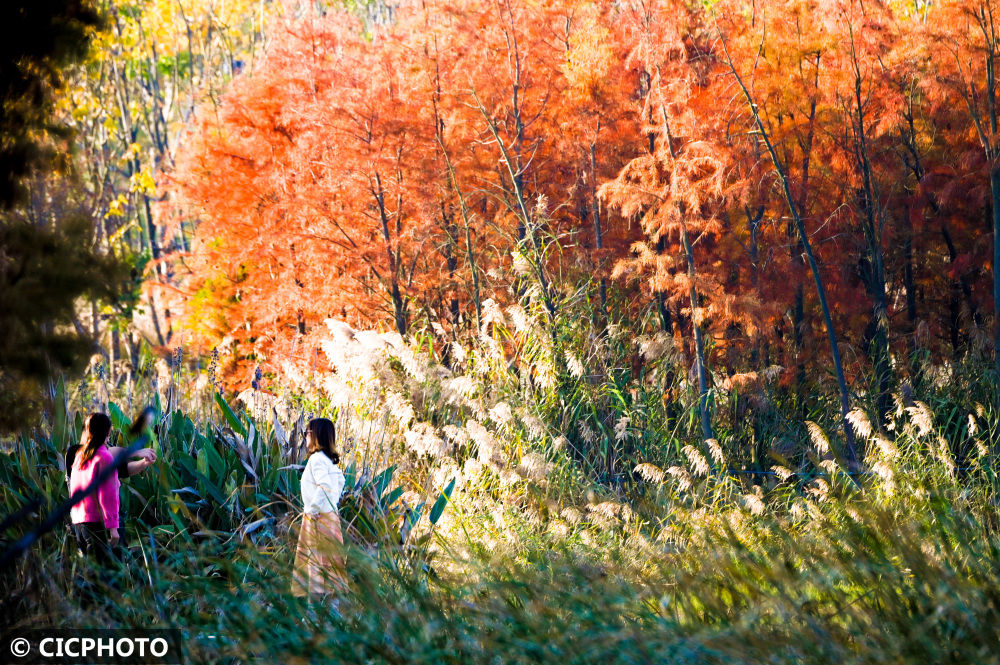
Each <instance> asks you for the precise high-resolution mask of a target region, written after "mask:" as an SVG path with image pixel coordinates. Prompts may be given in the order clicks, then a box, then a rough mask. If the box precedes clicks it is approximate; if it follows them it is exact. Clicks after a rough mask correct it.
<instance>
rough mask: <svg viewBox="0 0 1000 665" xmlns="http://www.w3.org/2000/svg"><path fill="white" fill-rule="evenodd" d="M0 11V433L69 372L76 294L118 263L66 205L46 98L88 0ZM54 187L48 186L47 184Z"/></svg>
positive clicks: (105, 289)
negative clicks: (0, 313) (94, 241)
mask: <svg viewBox="0 0 1000 665" xmlns="http://www.w3.org/2000/svg"><path fill="white" fill-rule="evenodd" d="M2 12H3V13H2V16H0V24H2V25H3V26H4V27H3V36H2V38H0V43H2V46H0V95H2V104H0V106H2V112H0V171H2V173H3V175H2V180H0V310H2V311H3V316H2V317H0V414H2V415H0V431H2V432H5V433H7V432H11V431H14V430H15V429H16V428H18V427H21V426H23V425H25V424H27V423H30V422H32V421H33V420H35V418H36V417H37V411H38V409H39V408H40V406H41V400H40V399H39V398H40V396H41V393H42V392H43V390H44V387H45V384H46V383H47V382H48V380H49V379H50V378H51V377H52V376H53V375H54V374H56V373H58V372H60V371H67V370H70V371H73V370H78V369H79V368H80V367H81V366H82V365H83V364H84V363H85V362H86V359H87V357H88V356H89V352H90V350H91V344H92V343H93V341H92V340H91V339H90V335H89V334H88V332H89V331H86V330H83V329H81V328H79V327H78V328H76V329H68V327H69V326H70V324H71V323H72V322H74V321H75V320H76V317H75V310H74V305H75V302H76V300H77V299H78V298H81V297H85V296H89V297H91V298H95V299H96V298H103V297H107V296H108V295H110V292H112V291H113V290H114V287H115V286H117V283H118V282H119V281H120V276H121V271H120V266H119V265H118V264H117V262H116V261H114V260H113V259H112V258H110V257H107V256H105V255H102V254H101V253H99V252H96V251H94V248H93V247H92V243H91V237H92V236H91V234H92V231H93V228H92V224H91V222H90V220H89V219H88V218H87V217H86V215H85V214H84V213H82V212H81V211H79V210H77V209H75V208H74V206H73V205H72V204H69V205H65V204H66V202H67V200H69V199H71V198H72V194H73V192H74V190H75V188H76V187H77V186H78V182H77V181H76V180H75V179H74V178H73V177H72V169H71V167H70V165H69V164H67V162H68V160H67V159H65V155H64V154H63V153H64V152H65V151H67V150H69V141H68V138H69V136H70V135H71V132H70V128H69V127H67V126H66V124H65V123H63V122H60V118H59V117H58V115H57V114H56V112H55V105H56V102H55V99H56V96H57V95H58V94H59V93H60V92H61V89H62V87H63V85H64V80H65V70H66V69H67V68H68V67H69V66H70V65H71V64H72V63H73V62H74V61H76V60H78V59H80V58H81V57H83V55H84V53H85V52H86V49H87V46H88V43H89V40H90V38H91V36H92V34H93V31H94V30H95V29H96V28H97V27H98V26H99V24H100V16H99V14H98V13H97V11H96V10H95V8H94V7H93V6H92V5H91V4H90V3H88V2H76V1H66V0H55V1H47V2H38V3H32V4H30V5H29V6H26V7H21V6H19V5H14V4H10V3H8V4H5V5H4V8H3V10H2ZM53 180H54V181H57V182H58V183H59V184H58V186H51V187H50V186H48V184H47V183H48V181H53Z"/></svg>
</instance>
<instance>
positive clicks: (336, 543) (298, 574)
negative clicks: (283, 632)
mask: <svg viewBox="0 0 1000 665" xmlns="http://www.w3.org/2000/svg"><path fill="white" fill-rule="evenodd" d="M306 437H307V441H308V445H307V448H306V449H307V450H308V452H309V460H308V461H307V462H306V468H305V470H304V471H303V472H302V509H303V515H302V529H301V531H300V532H299V543H298V547H297V548H296V551H295V572H294V575H293V582H292V591H293V592H294V593H295V594H296V595H300V596H304V595H306V594H336V593H338V592H342V591H344V590H345V589H346V588H347V576H346V574H345V571H344V559H343V556H342V555H341V546H342V545H343V543H344V537H343V534H342V532H341V529H340V517H339V515H338V513H337V504H338V503H339V502H340V495H341V494H342V493H343V491H344V472H343V471H341V470H340V467H339V466H337V465H338V463H339V462H340V454H339V453H338V452H337V450H336V448H335V447H334V446H335V439H336V430H335V429H334V426H333V423H332V422H330V421H329V420H327V419H326V418H315V419H313V420H310V421H309V425H308V427H306Z"/></svg>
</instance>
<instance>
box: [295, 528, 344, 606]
mask: <svg viewBox="0 0 1000 665" xmlns="http://www.w3.org/2000/svg"><path fill="white" fill-rule="evenodd" d="M343 544H344V536H343V535H342V533H341V531H340V517H338V516H337V513H334V512H330V513H317V514H310V513H305V514H303V515H302V528H301V529H300V530H299V543H298V546H297V547H296V549H295V567H294V570H293V572H292V593H294V594H295V595H297V596H305V595H307V594H335V595H339V594H342V593H343V592H344V591H346V590H347V574H346V571H345V570H344V556H343Z"/></svg>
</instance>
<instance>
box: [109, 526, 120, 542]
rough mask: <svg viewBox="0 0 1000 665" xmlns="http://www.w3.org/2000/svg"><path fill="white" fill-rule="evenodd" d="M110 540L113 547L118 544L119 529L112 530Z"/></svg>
mask: <svg viewBox="0 0 1000 665" xmlns="http://www.w3.org/2000/svg"><path fill="white" fill-rule="evenodd" d="M108 540H109V542H110V543H111V544H112V545H117V544H118V529H111V537H110V538H109V539H108Z"/></svg>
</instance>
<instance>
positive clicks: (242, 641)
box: [2, 393, 1000, 663]
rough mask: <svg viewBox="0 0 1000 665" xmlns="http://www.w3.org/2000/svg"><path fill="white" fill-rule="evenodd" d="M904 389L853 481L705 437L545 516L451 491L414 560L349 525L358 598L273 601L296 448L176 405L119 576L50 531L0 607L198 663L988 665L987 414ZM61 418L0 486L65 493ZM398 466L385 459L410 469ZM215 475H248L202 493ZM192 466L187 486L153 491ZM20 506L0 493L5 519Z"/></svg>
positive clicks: (11, 581)
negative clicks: (887, 427)
mask: <svg viewBox="0 0 1000 665" xmlns="http://www.w3.org/2000/svg"><path fill="white" fill-rule="evenodd" d="M898 397H899V400H900V404H899V408H898V409H897V410H896V411H895V412H894V416H893V432H894V434H893V435H892V437H886V436H885V435H882V434H880V433H878V432H877V431H875V430H873V429H872V427H871V425H870V423H868V422H867V420H866V419H865V417H864V416H863V414H860V413H857V414H855V415H854V416H853V418H854V419H855V425H856V428H857V430H858V431H859V432H860V433H863V436H865V437H867V438H868V443H869V444H870V445H869V446H868V450H869V459H868V460H867V461H868V463H869V465H870V467H871V468H872V469H873V470H874V472H873V473H872V474H869V475H860V476H853V477H852V476H850V475H848V472H847V470H846V469H845V468H844V467H843V466H841V465H839V464H838V463H837V462H836V461H834V460H832V459H830V457H829V450H830V449H829V442H828V440H827V439H826V435H825V434H824V433H823V431H822V429H821V428H819V427H818V426H815V425H810V426H809V430H810V432H811V437H810V438H811V443H810V448H811V450H810V453H811V456H812V460H813V461H812V462H810V461H808V459H807V458H803V459H802V461H801V463H799V464H796V465H793V466H791V467H780V466H776V467H775V473H774V475H771V476H767V477H764V479H763V480H762V481H757V480H755V479H753V478H749V477H746V476H740V475H739V474H738V473H734V472H731V471H730V467H729V464H728V460H727V457H726V453H725V452H724V451H723V450H722V448H721V447H720V446H719V445H718V444H715V443H714V442H709V444H707V445H706V446H704V447H701V446H697V445H692V446H688V447H686V448H685V450H684V451H683V453H682V454H683V461H680V460H678V461H677V463H676V464H675V465H674V466H673V467H671V468H669V469H666V470H661V469H660V468H657V466H656V465H653V464H648V463H646V464H643V465H641V466H640V467H639V468H637V469H636V475H637V477H636V480H635V482H630V483H628V485H627V486H625V487H623V488H622V489H623V490H624V491H623V492H621V493H620V494H619V495H618V496H614V495H613V494H609V493H607V490H603V489H600V488H599V487H598V486H595V485H592V484H590V483H588V482H587V481H585V480H584V481H582V482H581V481H578V482H576V483H574V484H573V485H572V486H571V487H568V488H567V489H568V492H567V493H565V494H563V495H562V496H560V497H559V498H558V501H550V503H549V507H547V508H544V509H541V508H540V507H541V506H544V503H543V504H533V503H532V502H531V501H525V500H524V497H527V496H530V495H531V493H532V492H533V491H535V490H533V489H532V488H533V487H535V488H538V489H541V490H542V493H543V494H544V493H545V489H544V485H545V483H544V481H543V479H542V478H541V477H535V478H531V477H526V478H524V479H522V480H521V481H519V482H518V483H517V484H516V485H511V486H508V487H506V488H500V487H497V486H496V485H493V484H492V483H490V482H488V481H485V479H482V478H481V479H480V480H479V481H477V482H458V483H454V485H453V488H454V489H452V488H451V487H450V488H448V489H449V490H451V493H450V497H449V502H448V503H449V508H448V509H447V510H445V511H444V514H443V515H441V516H439V517H440V521H439V523H438V530H437V531H436V535H435V536H434V537H433V546H432V548H431V549H430V550H428V549H427V548H426V545H423V546H418V547H416V548H415V549H409V548H404V549H398V548H397V546H396V545H394V544H393V543H395V542H398V541H395V540H394V538H392V539H390V540H391V542H390V540H382V541H381V543H380V544H379V546H378V548H376V549H372V548H371V547H370V545H371V544H372V543H373V541H371V540H366V539H365V538H364V537H363V534H361V533H360V532H358V531H356V530H352V531H351V533H352V536H351V540H352V541H353V542H354V543H355V544H357V545H360V546H359V547H354V548H351V549H350V550H349V552H348V564H347V565H348V570H349V571H350V579H351V587H352V588H351V592H350V593H349V594H347V595H346V596H344V597H343V598H341V599H340V601H339V603H338V604H336V605H331V604H329V603H323V602H308V601H305V600H304V599H301V598H296V597H294V596H291V595H290V593H289V587H288V573H287V571H288V570H289V567H290V564H291V557H292V554H293V547H292V544H293V543H294V540H293V539H292V538H290V537H289V534H288V532H287V531H286V530H285V528H284V524H287V522H288V520H287V514H286V515H285V516H284V517H282V514H283V513H285V511H286V510H287V509H288V502H287V495H286V492H288V491H293V490H294V488H292V487H290V486H289V485H287V484H283V483H284V482H285V481H283V480H282V478H294V477H295V475H296V474H295V472H294V471H292V472H291V473H289V471H281V470H278V469H277V468H276V465H277V464H278V463H280V462H279V461H278V460H279V459H282V460H285V459H288V457H289V456H290V455H291V456H294V452H292V451H291V450H289V449H285V448H283V446H284V444H283V443H281V441H283V440H284V439H283V437H282V435H281V433H280V431H281V430H279V429H278V425H277V424H276V423H277V422H279V421H274V422H275V424H273V425H272V426H273V433H269V426H268V424H266V423H265V422H263V421H261V420H258V419H255V418H252V417H250V416H249V414H248V413H245V412H243V411H241V410H237V411H233V410H231V409H229V410H227V409H228V406H227V407H226V409H222V408H219V407H221V404H217V405H216V408H215V410H214V411H213V415H212V417H211V419H210V421H205V422H201V423H198V424H195V423H194V422H192V421H191V420H190V419H189V418H188V417H187V416H184V415H183V414H181V413H179V412H174V413H173V414H172V415H170V417H166V418H161V419H160V420H159V421H158V425H157V428H156V433H157V435H158V442H159V443H158V445H159V446H160V449H161V453H162V456H161V459H163V460H166V459H167V458H168V457H169V458H170V459H171V462H170V463H169V464H166V463H161V464H158V465H157V467H156V471H157V474H158V476H159V478H158V479H157V478H156V477H153V476H150V477H148V478H143V477H140V478H137V479H133V480H132V481H130V483H132V489H133V490H135V491H134V492H132V491H131V490H130V494H132V496H133V497H134V498H138V497H142V499H143V501H144V504H145V506H144V507H141V508H139V509H138V510H136V507H135V505H134V504H133V505H132V506H130V509H131V510H132V514H133V515H134V516H136V517H137V519H136V524H137V525H138V526H139V529H138V531H137V533H136V534H135V535H137V536H140V537H139V538H136V539H135V542H136V543H137V547H136V551H135V555H134V557H133V558H132V559H130V561H129V563H127V565H126V567H125V569H124V570H123V572H122V575H123V577H121V578H120V579H118V581H117V582H116V584H117V585H118V589H117V590H116V591H115V592H114V593H113V594H111V595H108V596H107V597H106V598H103V599H102V598H101V597H100V595H96V596H95V592H97V591H99V590H100V589H101V588H102V587H101V585H102V582H101V581H100V580H99V579H95V578H94V577H93V576H92V575H91V574H90V573H88V566H87V563H86V561H85V560H83V559H77V558H76V557H73V556H68V557H67V556H65V552H66V551H67V549H68V548H69V545H68V543H67V542H66V536H65V535H63V534H59V535H57V536H55V537H51V536H50V537H49V538H47V539H46V540H44V541H43V542H42V543H41V545H40V547H39V548H38V549H36V550H34V551H33V552H32V553H31V554H30V555H29V556H28V557H26V558H24V559H22V560H21V562H19V564H18V568H17V570H16V571H14V572H13V573H11V572H8V573H7V574H6V575H5V576H4V578H3V583H4V585H5V592H7V591H10V592H11V593H5V595H4V598H5V599H7V600H6V601H5V602H6V603H7V605H5V608H4V609H5V611H4V612H3V616H5V617H13V616H15V615H16V616H20V617H21V620H22V621H23V622H32V621H37V620H38V619H39V617H41V616H42V615H46V616H57V617H61V619H60V621H61V622H63V623H65V625H75V626H82V625H112V626H141V627H148V626H149V625H151V624H154V625H164V626H176V627H179V628H180V629H181V630H182V631H183V632H184V634H185V637H186V639H185V650H186V654H185V658H186V661H188V662H196V663H198V662H225V661H226V660H227V659H234V660H235V661H241V662H245V661H263V660H267V661H282V662H298V660H303V661H306V660H315V659H319V658H333V659H337V660H338V661H343V662H359V663H361V662H373V661H374V662H399V661H406V662H424V661H427V662H441V661H442V660H444V661H447V662H492V661H493V659H494V658H495V657H496V656H497V655H499V654H502V657H503V659H504V660H505V661H506V662H537V661H538V660H545V661H548V660H554V659H559V660H564V661H567V662H585V661H587V662H590V661H592V659H593V658H594V657H599V658H602V659H603V660H607V661H609V662H638V661H641V662H665V663H669V662H690V661H691V660H692V659H696V660H698V661H699V662H720V663H721V662H737V663H751V662H760V661H761V660H768V661H769V662H779V663H785V662H788V663H793V662H794V663H803V662H804V663H826V662H829V661H830V660H831V659H833V658H835V659H838V660H842V661H844V662H851V663H854V662H859V663H860V662H872V661H880V662H884V661H892V662H902V663H908V662H913V663H916V662H926V659H927V658H928V657H930V658H932V659H934V660H950V661H952V662H986V663H989V662H996V661H995V658H996V656H995V654H994V653H993V648H992V647H993V645H995V642H996V639H997V637H998V636H997V633H996V627H997V625H998V624H997V621H996V620H997V618H998V617H997V611H998V607H1000V604H998V600H1000V599H998V598H997V596H996V591H995V585H994V584H993V570H994V568H995V566H996V564H997V560H998V556H1000V542H998V540H997V536H996V533H995V529H996V524H997V523H998V522H997V518H998V517H1000V516H998V515H997V513H996V506H995V502H994V501H993V498H992V497H994V496H995V492H996V489H997V487H996V482H997V479H996V475H995V473H994V472H993V470H992V469H993V465H994V464H995V459H994V457H993V455H992V453H991V452H990V451H989V450H988V449H987V447H986V445H985V443H986V442H988V441H989V440H990V437H992V436H995V428H996V423H995V419H994V418H993V417H992V416H990V415H989V414H988V413H986V412H985V411H984V415H980V414H978V413H976V412H972V413H971V414H970V413H969V412H968V411H967V410H966V409H965V405H964V404H961V403H960V402H956V401H954V400H955V399H956V396H948V395H947V394H945V393H941V394H936V395H928V396H927V397H928V401H927V402H921V401H913V402H911V404H912V405H911V406H906V405H905V403H904V401H903V400H904V399H905V398H904V397H903V396H898ZM154 401H155V400H154ZM112 411H113V410H112ZM935 412H937V414H957V415H951V416H947V415H937V414H936V413H935ZM56 415H57V422H56V423H54V424H55V425H56V427H55V429H54V430H53V433H54V437H53V439H52V440H50V441H44V440H39V441H36V442H34V443H33V444H32V445H28V442H27V441H23V442H21V443H20V444H17V445H16V446H15V448H14V449H13V453H14V454H13V455H10V454H5V455H4V456H3V458H2V459H3V466H2V473H3V474H4V485H3V486H4V487H5V488H13V487H18V488H22V490H23V491H24V494H28V493H29V492H34V491H36V490H42V491H47V492H50V493H52V494H53V495H56V494H58V493H59V491H60V490H61V488H62V485H63V484H64V481H63V479H62V476H61V473H60V472H59V470H58V468H57V464H58V460H59V458H60V456H59V455H58V449H59V448H60V445H61V444H60V443H58V442H56V441H55V438H56V437H59V436H63V437H69V438H70V439H72V437H74V436H75V433H74V432H73V425H72V424H68V425H67V424H60V423H72V422H74V421H75V420H77V419H75V418H73V417H69V418H67V417H66V416H65V415H63V414H61V413H59V414H56ZM834 420H836V418H834ZM126 422H127V419H124V420H122V424H125V423H126ZM188 428H190V429H188ZM201 432H205V436H204V437H203V436H202V434H201ZM261 432H265V433H264V434H261ZM341 440H344V439H341ZM192 443H193V444H194V448H195V452H196V453H197V459H196V461H195V462H194V463H193V464H186V463H185V462H184V460H185V459H186V458H185V457H184V456H185V455H189V452H188V451H189V450H190V448H191V446H192ZM240 443H242V444H243V445H245V446H246V447H247V450H246V451H245V452H241V448H240V445H239V444H240ZM254 450H257V451H259V453H260V458H259V459H258V458H256V457H254V454H255V453H254V452H253V451H254ZM212 452H214V453H215V454H216V455H218V457H219V458H220V459H224V460H225V464H226V465H227V466H226V467H225V469H223V473H222V474H221V475H216V469H215V467H216V465H217V463H216V462H215V461H213V460H215V459H216V458H215V456H214V455H213V454H212ZM352 454H353V453H349V456H351V455H352ZM244 455H245V456H244ZM376 456H377V455H376ZM192 457H193V456H192ZM405 459H406V458H405V457H404V458H397V460H398V464H399V465H400V467H399V468H400V470H404V469H408V471H405V473H413V472H414V470H415V469H416V467H414V466H412V464H411V463H408V462H406V461H405ZM202 460H205V461H204V462H202ZM254 464H257V466H254ZM435 466H439V465H435ZM441 466H447V465H446V464H445V465H441ZM251 469H255V472H254V473H255V474H256V475H257V476H258V482H257V485H256V488H255V489H254V491H253V492H252V493H251V491H250V488H249V487H248V485H251V484H252V483H253V477H254V473H251ZM428 470H429V471H430V470H432V469H428ZM399 473H400V471H396V472H395V474H394V476H393V481H392V482H395V479H396V478H400V477H401V476H399ZM285 474H287V475H285ZM362 475H364V474H362ZM164 478H167V479H168V480H167V482H166V483H165V484H164V483H163V479H164ZM227 478H229V479H232V480H233V482H234V483H236V484H237V485H238V486H242V487H240V488H239V489H236V491H235V493H232V495H231V496H223V497H221V498H220V497H216V496H215V494H216V493H223V494H224V493H225V492H226V489H225V486H226V485H227V484H228V483H229V482H230V481H229V480H226V479H227ZM384 478H385V476H382V477H381V478H380V477H375V478H370V480H369V481H367V483H368V484H367V487H368V488H370V489H369V490H365V491H363V492H362V493H361V494H360V496H366V495H367V496H371V497H377V496H378V495H379V490H377V489H376V486H380V485H381V486H383V487H386V488H388V486H389V485H391V484H392V482H390V483H388V484H386V483H384ZM46 479H47V480H46ZM185 479H187V481H190V482H191V485H190V488H188V489H187V491H184V492H173V493H172V494H173V497H171V496H170V494H171V493H166V492H164V491H163V488H166V487H169V486H171V485H172V484H174V483H175V482H185ZM137 481H139V482H137ZM32 485H34V486H32ZM29 487H30V489H29ZM157 487H160V488H161V489H160V490H158V489H157ZM213 487H214V490H213ZM157 492H161V494H160V495H159V496H157V495H156V493H157ZM369 492H371V493H369ZM588 494H590V495H591V496H589V497H588V496H587V495H588ZM602 494H603V496H602ZM254 495H256V498H254ZM355 496H359V495H357V494H355ZM553 496H554V495H553ZM518 497H521V498H520V499H519V498H518ZM21 500H22V497H18V496H16V495H14V494H11V493H10V492H9V490H8V491H7V493H5V495H4V504H5V506H6V507H7V508H8V509H9V508H12V507H14V506H16V505H18V504H19V503H20V501H21ZM349 505H350V502H348V506H349ZM367 505H368V506H373V505H377V504H371V503H369V504H367ZM233 506H240V507H241V509H240V510H235V511H234V510H232V507H233ZM151 507H152V509H154V510H159V509H161V508H166V509H167V511H169V510H171V509H173V508H174V507H177V508H178V512H177V513H176V519H175V518H174V517H170V516H169V514H168V513H164V514H165V515H167V517H166V519H167V520H169V521H168V523H167V524H159V525H155V524H153V522H152V521H151V513H150V512H147V511H149V510H150V509H151ZM247 509H249V510H247ZM345 509H347V510H349V508H347V506H345ZM369 509H370V508H369ZM241 513H243V514H241ZM349 514H350V513H349V512H346V510H345V519H348V520H350V519H351V518H349V517H347V515H349ZM368 514H369V515H372V514H375V515H377V514H378V513H377V512H376V513H368ZM265 515H270V516H271V517H272V518H273V519H267V518H264V519H263V521H261V520H262V516H265ZM171 525H176V528H174V526H171ZM195 529H198V530H197V531H196V530H195ZM391 533H392V534H393V536H395V535H396V534H397V533H398V532H391ZM188 539H191V541H189V540H188ZM412 542H413V543H414V544H416V543H417V541H416V540H414V541H412ZM70 549H71V548H70ZM18 603H21V604H18ZM166 608H169V611H167V609H166ZM8 609H9V610H16V612H15V611H7V610H8Z"/></svg>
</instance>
